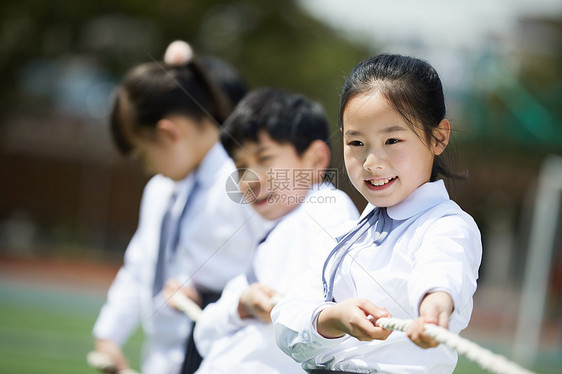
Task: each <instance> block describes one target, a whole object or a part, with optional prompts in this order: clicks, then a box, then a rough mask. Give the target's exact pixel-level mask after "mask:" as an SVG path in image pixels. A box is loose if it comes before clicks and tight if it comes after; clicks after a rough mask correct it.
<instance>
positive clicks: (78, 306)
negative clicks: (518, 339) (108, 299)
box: [0, 283, 562, 374]
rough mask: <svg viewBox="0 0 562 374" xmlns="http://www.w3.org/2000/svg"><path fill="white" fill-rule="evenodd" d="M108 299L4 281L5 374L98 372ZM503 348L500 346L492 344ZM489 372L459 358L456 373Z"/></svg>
mask: <svg viewBox="0 0 562 374" xmlns="http://www.w3.org/2000/svg"><path fill="white" fill-rule="evenodd" d="M103 302H104V298H103V297H101V296H98V297H95V296H91V295H85V294H79V293H72V292H62V291H57V290H54V289H41V290H39V289H33V288H31V287H30V286H25V287H24V286H21V285H14V284H8V283H0V373H2V374H28V373H29V374H32V373H33V374H34V373H41V374H55V373H56V374H65V373H72V374H94V373H96V371H95V370H94V369H91V368H89V367H88V366H87V365H86V354H87V353H88V352H89V351H90V350H92V348H93V340H92V334H91V330H92V326H93V325H94V322H95V320H96V317H97V314H98V312H99V309H100V307H101V306H102V304H103ZM141 344H142V332H141V331H140V330H138V331H137V332H136V333H135V334H134V335H133V337H132V338H131V339H130V340H129V342H128V343H127V345H126V346H125V348H124V350H125V354H126V356H127V357H128V358H129V361H130V362H131V365H132V366H133V368H134V369H136V370H138V369H139V364H138V363H139V356H140V350H141ZM488 348H490V349H492V350H493V351H494V352H497V353H500V354H506V353H508V352H502V351H501V347H488ZM538 361H539V362H540V363H541V366H538V367H535V368H533V369H534V370H535V371H536V372H537V373H540V374H558V373H561V372H562V369H561V367H562V366H561V365H562V358H561V357H560V352H550V353H542V354H541V356H540V357H539V360H538ZM484 373H487V372H486V371H485V370H483V369H481V368H480V367H479V366H478V365H477V364H475V363H472V362H470V361H469V360H468V359H466V358H464V357H462V356H460V357H459V364H458V365H457V368H456V370H455V372H454V374H484Z"/></svg>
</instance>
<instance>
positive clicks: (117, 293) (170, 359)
mask: <svg viewBox="0 0 562 374" xmlns="http://www.w3.org/2000/svg"><path fill="white" fill-rule="evenodd" d="M234 171H235V167H234V164H233V162H232V161H231V160H230V159H229V158H228V156H227V154H226V152H225V151H224V149H223V147H222V146H221V145H220V144H218V143H217V144H216V145H215V146H213V148H212V149H211V150H210V151H209V152H208V153H207V154H206V156H205V158H204V159H203V161H202V163H201V165H200V166H199V168H198V170H197V173H198V175H197V178H198V183H199V184H200V186H199V188H198V191H197V194H196V195H195V198H194V201H193V202H192V203H191V204H190V207H189V212H186V215H185V216H184V217H183V220H182V222H181V228H180V230H181V231H180V233H179V243H178V248H177V253H176V261H174V262H172V263H171V264H170V265H171V266H169V267H168V269H167V275H168V276H169V277H172V278H175V279H177V280H178V281H179V282H180V283H183V282H186V284H196V285H197V286H198V287H201V288H203V289H206V290H212V291H220V290H221V289H222V287H224V285H225V284H226V282H227V281H228V280H229V279H231V278H232V277H233V276H234V275H236V274H238V273H240V272H244V271H246V269H247V268H248V266H249V265H250V263H251V258H252V252H253V248H255V245H256V243H257V241H258V240H259V239H260V238H261V235H263V232H264V230H265V224H264V222H263V220H262V219H261V218H260V217H259V216H258V215H256V214H255V213H254V212H253V211H252V209H251V208H250V207H249V206H247V205H240V204H237V203H235V202H233V201H232V200H230V198H229V197H228V195H227V194H226V191H225V183H226V179H227V178H228V176H229V175H230V174H231V173H232V172H234ZM192 178H193V175H190V176H188V177H187V178H186V180H185V181H183V182H180V183H174V182H173V181H172V180H171V179H169V178H166V177H163V176H161V175H156V176H155V177H153V178H151V180H150V181H149V182H148V183H147V185H146V187H145V190H144V193H143V198H142V201H141V208H140V215H139V225H138V228H137V231H136V232H135V234H134V236H133V238H132V239H131V242H130V243H129V246H128V247H127V251H126V252H125V260H124V265H123V266H122V267H121V269H120V270H119V272H118V274H117V276H116V278H115V280H114V281H113V283H112V285H111V287H110V289H109V292H108V299H107V302H106V304H105V305H104V306H103V307H102V310H101V312H100V315H99V317H98V320H97V321H96V324H95V326H94V330H93V333H94V336H95V337H96V338H101V339H109V340H112V341H114V342H116V343H118V344H123V343H124V342H125V341H126V340H127V338H128V337H129V336H130V334H131V333H132V332H133V331H134V330H135V328H136V327H137V326H138V323H139V322H141V323H142V326H143V329H144V332H145V339H146V341H145V345H144V349H143V363H142V371H143V372H146V373H151V374H152V373H154V374H159V373H162V374H173V373H177V372H179V369H180V367H181V364H182V362H183V359H184V357H185V342H186V339H187V336H188V334H189V332H190V329H191V321H190V320H189V319H188V318H187V317H186V316H184V315H183V314H182V313H179V312H177V311H176V310H173V309H172V308H170V307H169V306H168V305H167V303H166V300H165V299H164V296H163V295H162V293H160V294H158V295H157V296H156V297H154V298H153V297H152V285H153V281H154V271H155V268H156V261H157V258H158V247H159V241H160V228H161V221H162V218H163V216H164V214H165V210H166V208H167V206H168V201H169V199H170V196H171V194H172V193H173V191H174V189H175V188H177V187H180V186H186V187H187V188H189V187H190V184H191V183H192V181H191V179H192ZM186 198H187V196H185V197H184V201H185V199H186Z"/></svg>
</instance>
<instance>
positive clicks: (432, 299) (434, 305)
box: [406, 291, 453, 348]
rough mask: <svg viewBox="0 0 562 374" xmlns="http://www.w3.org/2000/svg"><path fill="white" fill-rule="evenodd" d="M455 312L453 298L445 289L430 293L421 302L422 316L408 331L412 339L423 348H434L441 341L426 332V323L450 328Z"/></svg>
mask: <svg viewBox="0 0 562 374" xmlns="http://www.w3.org/2000/svg"><path fill="white" fill-rule="evenodd" d="M451 313H453V299H452V298H451V296H449V294H448V293H446V292H443V291H438V292H433V293H429V294H427V295H425V296H424V298H423V300H422V302H421V304H420V316H419V318H418V319H416V320H414V321H413V322H412V323H411V324H410V326H408V329H407V331H406V333H407V334H408V337H409V338H410V340H412V341H413V342H414V343H416V344H417V345H419V346H420V347H422V348H434V347H437V346H438V345H439V342H438V341H437V340H435V339H433V338H431V337H429V336H428V335H427V334H426V333H425V327H424V324H426V323H430V324H434V325H437V326H440V327H443V328H445V329H448V328H449V318H450V317H451Z"/></svg>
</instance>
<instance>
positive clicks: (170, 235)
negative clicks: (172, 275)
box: [152, 180, 199, 296]
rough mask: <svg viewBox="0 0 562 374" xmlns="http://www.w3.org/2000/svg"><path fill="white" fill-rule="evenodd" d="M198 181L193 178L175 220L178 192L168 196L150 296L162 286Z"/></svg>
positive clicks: (155, 293)
mask: <svg viewBox="0 0 562 374" xmlns="http://www.w3.org/2000/svg"><path fill="white" fill-rule="evenodd" d="M198 187H199V185H198V183H197V180H195V183H194V184H193V187H192V188H191V191H190V192H189V195H188V197H187V200H186V202H185V205H184V206H183V208H182V211H181V213H180V215H179V217H177V220H174V219H173V214H172V212H173V208H174V205H175V203H176V200H177V198H178V193H176V192H174V193H173V194H172V196H171V197H170V202H169V203H168V209H167V210H166V214H165V215H164V218H163V219H162V225H161V228H160V245H159V247H158V260H157V262H156V271H155V274H154V283H153V287H152V296H156V295H157V294H158V293H159V292H160V291H162V288H163V287H164V282H165V281H166V277H167V275H166V267H167V264H168V263H169V262H170V260H171V256H175V254H176V250H177V247H178V243H179V237H180V229H181V222H182V220H183V218H184V217H185V215H186V212H187V211H188V208H189V205H190V204H192V202H193V197H194V196H195V194H196V192H197V190H198Z"/></svg>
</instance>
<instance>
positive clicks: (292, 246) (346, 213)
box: [194, 183, 358, 374]
mask: <svg viewBox="0 0 562 374" xmlns="http://www.w3.org/2000/svg"><path fill="white" fill-rule="evenodd" d="M357 217H358V212H357V209H356V208H355V205H353V202H352V201H351V199H350V198H349V197H348V196H347V195H346V194H345V193H344V192H342V191H340V190H336V189H335V187H333V186H332V185H331V184H327V183H325V184H321V185H315V186H313V189H312V191H311V192H309V194H308V196H307V197H306V200H305V201H304V203H302V204H300V206H298V207H297V208H296V209H294V210H293V211H292V212H290V213H288V214H287V215H285V216H284V217H283V218H281V220H280V221H278V223H277V225H276V226H275V227H274V229H273V230H272V231H271V232H270V234H269V235H268V236H267V239H266V240H265V241H264V242H263V243H262V244H261V245H259V246H258V248H257V249H256V255H255V258H254V261H253V266H254V271H255V276H256V278H257V280H258V282H260V283H262V284H264V285H267V286H269V287H271V288H273V289H275V290H276V291H277V292H278V293H280V294H282V295H284V294H285V293H286V292H287V290H288V289H289V287H290V284H291V283H292V282H293V281H294V279H295V278H297V277H298V276H299V275H300V274H302V273H304V272H309V271H319V269H320V268H321V266H322V264H323V260H322V259H323V258H325V257H326V255H327V254H328V252H329V251H330V249H331V248H332V247H333V245H334V243H335V239H334V238H335V237H336V235H338V234H340V233H341V232H342V227H341V226H342V225H345V224H346V223H347V226H345V229H344V230H347V229H348V228H349V226H350V225H353V223H354V221H355V220H356V219H357ZM248 286H249V283H248V280H247V277H246V275H245V274H242V275H240V276H238V277H236V278H234V279H233V280H232V281H230V282H229V283H228V285H227V286H226V288H225V289H224V292H223V294H222V296H221V298H220V299H219V300H218V301H217V302H216V303H214V304H210V305H208V306H207V307H206V308H205V310H204V311H203V314H202V316H201V317H200V318H199V320H198V321H197V325H196V326H195V332H194V337H195V343H196V345H197V349H198V350H199V352H200V353H201V355H202V356H203V357H204V359H203V362H202V363H201V366H200V367H199V370H198V371H197V374H220V373H225V374H230V373H249V374H252V373H255V374H261V373H268V374H276V373H278V374H291V373H304V371H303V370H302V368H301V367H300V365H299V364H298V363H296V362H295V361H294V360H293V359H291V358H290V357H289V356H287V355H285V354H284V353H283V352H282V351H281V350H280V349H279V348H277V346H276V344H275V339H274V334H273V326H272V325H271V323H265V322H262V321H261V320H257V319H241V318H240V316H239V314H238V301H239V299H240V295H241V294H242V292H243V291H244V290H246V288H248Z"/></svg>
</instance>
